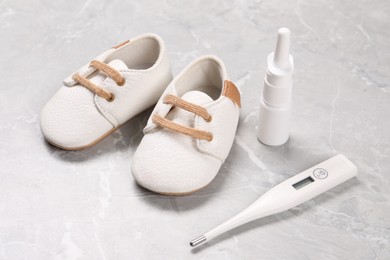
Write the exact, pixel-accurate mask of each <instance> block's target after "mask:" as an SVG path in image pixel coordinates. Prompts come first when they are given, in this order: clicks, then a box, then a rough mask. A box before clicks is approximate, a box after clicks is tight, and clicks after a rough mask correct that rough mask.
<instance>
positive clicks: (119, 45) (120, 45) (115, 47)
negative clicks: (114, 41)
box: [112, 40, 130, 49]
mask: <svg viewBox="0 0 390 260" xmlns="http://www.w3.org/2000/svg"><path fill="white" fill-rule="evenodd" d="M128 42H130V40H127V41H124V42H122V43H119V44H118V45H115V46H113V47H112V48H113V49H118V48H119V47H122V46H123V45H125V44H126V43H128Z"/></svg>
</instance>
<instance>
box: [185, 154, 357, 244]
mask: <svg viewBox="0 0 390 260" xmlns="http://www.w3.org/2000/svg"><path fill="white" fill-rule="evenodd" d="M356 174H357V168H356V166H355V165H354V164H353V163H352V162H351V161H349V160H348V159H347V158H346V157H345V156H344V155H342V154H339V155H336V156H334V157H332V158H330V159H328V160H326V161H324V162H322V163H319V164H317V165H315V166H313V167H311V168H309V169H307V170H305V171H303V172H301V173H299V174H297V175H295V176H293V177H291V178H290V179H288V180H286V181H284V182H282V183H280V184H278V185H277V186H275V187H274V188H272V189H271V190H269V191H267V192H266V193H265V194H264V195H263V196H261V197H260V198H259V199H258V200H256V201H255V202H253V203H252V204H251V205H250V206H249V207H248V208H246V209H244V210H243V211H242V212H240V213H239V214H237V215H236V216H234V217H233V218H231V219H229V220H228V221H226V222H225V223H223V224H221V225H220V226H218V227H216V228H214V229H212V230H211V231H209V232H207V233H206V234H205V235H203V236H200V237H198V238H196V239H194V240H193V241H191V242H190V245H191V246H196V245H198V244H201V243H203V242H206V241H208V240H210V239H213V238H214V237H216V236H218V235H220V234H222V233H224V232H226V231H228V230H231V229H233V228H235V227H238V226H240V225H243V224H245V223H248V222H250V221H253V220H255V219H259V218H263V217H266V216H270V215H273V214H276V213H279V212H282V211H286V210H288V209H291V208H293V207H296V206H298V205H299V204H302V203H304V202H306V201H308V200H311V199H312V198H314V197H316V196H318V195H320V194H321V193H323V192H326V191H328V190H329V189H332V188H334V187H336V186H337V185H339V184H341V183H343V182H345V181H347V180H349V179H350V178H352V177H354V176H356Z"/></svg>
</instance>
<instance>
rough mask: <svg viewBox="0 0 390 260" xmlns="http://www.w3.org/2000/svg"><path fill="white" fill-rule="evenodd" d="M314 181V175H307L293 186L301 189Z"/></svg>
mask: <svg viewBox="0 0 390 260" xmlns="http://www.w3.org/2000/svg"><path fill="white" fill-rule="evenodd" d="M312 182H314V179H313V178H312V177H310V176H309V177H307V178H305V179H303V180H301V181H298V182H297V183H295V184H293V185H292V186H293V187H294V188H295V189H296V190H299V189H301V188H303V187H305V186H306V185H308V184H310V183H312Z"/></svg>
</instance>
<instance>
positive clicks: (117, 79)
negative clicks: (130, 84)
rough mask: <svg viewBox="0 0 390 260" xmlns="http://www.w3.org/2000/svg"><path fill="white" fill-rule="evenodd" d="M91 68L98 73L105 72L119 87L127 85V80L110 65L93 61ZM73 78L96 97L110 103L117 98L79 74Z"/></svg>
mask: <svg viewBox="0 0 390 260" xmlns="http://www.w3.org/2000/svg"><path fill="white" fill-rule="evenodd" d="M89 66H90V67H92V68H95V69H97V70H98V71H102V72H104V73H105V74H106V75H107V76H108V77H110V78H112V79H113V80H114V81H115V82H116V84H117V85H118V86H123V85H124V84H125V78H123V77H122V76H121V74H120V73H119V72H118V71H117V70H115V69H114V68H113V67H111V66H110V65H107V64H105V63H103V62H100V61H97V60H93V61H91V63H90V64H89ZM72 78H73V80H74V81H76V82H77V83H78V84H80V85H81V86H83V87H85V88H87V89H89V90H90V91H92V92H93V93H95V94H96V95H98V96H100V97H102V98H104V99H106V100H107V101H109V102H111V101H113V100H114V98H115V96H114V94H112V93H110V92H109V91H107V90H106V89H104V88H102V87H99V86H97V85H95V84H94V83H93V82H92V81H90V80H89V79H87V78H86V77H83V76H81V75H80V74H79V73H76V74H74V75H73V77H72Z"/></svg>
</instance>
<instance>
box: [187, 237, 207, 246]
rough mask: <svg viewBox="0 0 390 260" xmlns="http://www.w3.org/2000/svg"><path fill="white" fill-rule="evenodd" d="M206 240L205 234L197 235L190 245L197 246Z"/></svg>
mask: <svg viewBox="0 0 390 260" xmlns="http://www.w3.org/2000/svg"><path fill="white" fill-rule="evenodd" d="M204 242H206V237H205V236H200V237H197V238H195V239H194V240H192V241H191V242H190V246H192V247H195V246H197V245H200V244H202V243H204Z"/></svg>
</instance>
